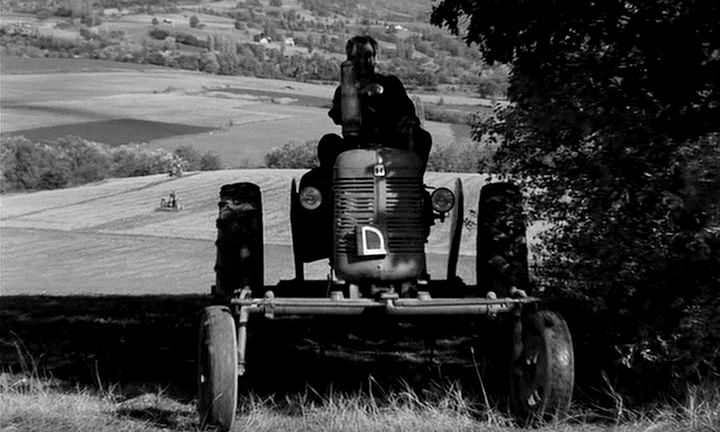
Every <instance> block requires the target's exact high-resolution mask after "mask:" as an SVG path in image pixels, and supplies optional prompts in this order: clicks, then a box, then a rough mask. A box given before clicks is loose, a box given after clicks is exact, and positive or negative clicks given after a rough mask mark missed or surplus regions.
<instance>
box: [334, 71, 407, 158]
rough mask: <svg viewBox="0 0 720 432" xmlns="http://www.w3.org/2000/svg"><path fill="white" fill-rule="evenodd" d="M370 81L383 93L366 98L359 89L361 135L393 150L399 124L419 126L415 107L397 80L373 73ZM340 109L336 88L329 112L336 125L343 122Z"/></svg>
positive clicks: (394, 77)
mask: <svg viewBox="0 0 720 432" xmlns="http://www.w3.org/2000/svg"><path fill="white" fill-rule="evenodd" d="M370 81H371V83H374V84H379V85H380V86H381V87H382V93H380V94H373V95H367V94H365V92H363V89H360V90H359V93H360V107H361V112H362V127H361V129H360V134H361V136H362V137H363V138H365V139H367V140H368V141H369V142H374V143H380V144H384V145H387V146H390V147H394V146H395V145H394V144H395V141H396V140H397V139H398V138H399V130H398V126H399V125H400V124H401V123H404V124H407V125H408V126H417V125H419V123H420V122H419V120H418V117H417V115H416V114H415V106H414V105H413V103H412V101H411V100H410V97H408V95H407V92H406V91H405V87H404V86H403V84H402V82H400V79H398V77H396V76H394V75H382V74H378V73H376V74H375V75H374V76H373V78H372V79H371V80H370ZM340 106H341V92H340V86H338V87H337V88H336V89H335V95H334V96H333V104H332V108H330V111H329V112H328V115H329V116H330V118H332V120H333V122H335V124H338V125H339V124H341V123H342V114H341V108H340Z"/></svg>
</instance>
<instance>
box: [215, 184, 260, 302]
mask: <svg viewBox="0 0 720 432" xmlns="http://www.w3.org/2000/svg"><path fill="white" fill-rule="evenodd" d="M218 207H219V214H218V218H217V241H216V242H215V245H216V246H217V258H216V261H215V289H214V292H213V294H214V296H215V299H216V301H217V303H219V304H222V305H229V304H230V299H232V298H233V297H237V296H238V295H239V294H240V290H242V289H244V288H249V289H251V290H261V289H262V288H263V285H264V282H263V276H264V263H263V220H262V196H261V192H260V187H259V186H258V185H256V184H254V183H235V184H228V185H224V186H223V187H222V188H221V189H220V201H219V202H218Z"/></svg>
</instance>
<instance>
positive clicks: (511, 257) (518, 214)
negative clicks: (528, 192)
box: [476, 183, 530, 297]
mask: <svg viewBox="0 0 720 432" xmlns="http://www.w3.org/2000/svg"><path fill="white" fill-rule="evenodd" d="M525 231H526V230H525V215H524V213H523V207H522V194H521V192H520V188H519V187H518V186H516V185H514V184H512V183H491V184H488V185H485V186H484V187H483V188H482V190H481V191H480V202H479V203H478V223H477V255H476V260H477V261H476V272H477V285H478V287H479V288H480V294H481V295H485V294H487V293H488V292H489V291H493V292H495V294H496V295H497V296H498V297H508V296H510V294H511V289H512V288H513V287H515V288H517V289H521V290H524V291H526V292H527V291H528V289H529V285H530V284H529V276H528V250H527V241H526V238H525V235H526V233H525Z"/></svg>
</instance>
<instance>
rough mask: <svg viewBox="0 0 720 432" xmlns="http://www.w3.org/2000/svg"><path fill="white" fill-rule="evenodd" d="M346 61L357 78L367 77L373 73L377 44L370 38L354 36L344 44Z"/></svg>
mask: <svg viewBox="0 0 720 432" xmlns="http://www.w3.org/2000/svg"><path fill="white" fill-rule="evenodd" d="M345 53H346V54H347V59H348V60H350V61H351V62H352V63H353V67H354V68H355V71H356V72H357V73H358V75H359V76H361V77H363V76H368V75H372V74H373V73H375V61H376V58H375V56H376V54H377V42H376V41H375V39H373V38H372V37H370V36H354V37H352V38H350V39H349V40H348V41H347V44H345Z"/></svg>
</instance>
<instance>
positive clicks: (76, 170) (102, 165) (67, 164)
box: [0, 136, 221, 192]
mask: <svg viewBox="0 0 720 432" xmlns="http://www.w3.org/2000/svg"><path fill="white" fill-rule="evenodd" d="M178 160H180V163H181V165H182V166H183V168H185V169H191V170H217V169H221V163H220V158H219V157H218V156H216V155H214V154H212V153H210V152H207V153H205V154H203V155H200V153H199V152H197V151H196V150H195V149H193V148H192V147H189V146H185V147H181V148H179V149H178V150H176V152H175V154H172V153H168V152H166V151H149V150H147V149H145V148H143V147H142V146H140V145H125V146H119V147H109V146H107V145H105V144H101V143H96V142H92V141H88V140H86V139H83V138H78V137H73V136H68V137H65V138H60V139H57V140H55V141H50V142H33V141H30V140H28V139H26V138H24V137H3V138H0V178H1V179H2V181H1V182H0V192H10V191H25V190H41V189H57V188H62V187H66V186H76V185H80V184H84V183H88V182H93V181H98V180H102V179H105V178H107V177H132V176H142V175H149V174H160V173H166V172H168V171H169V170H170V168H171V167H172V166H173V164H176V163H177V162H178Z"/></svg>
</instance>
